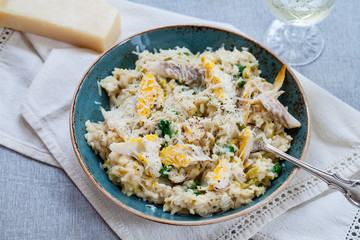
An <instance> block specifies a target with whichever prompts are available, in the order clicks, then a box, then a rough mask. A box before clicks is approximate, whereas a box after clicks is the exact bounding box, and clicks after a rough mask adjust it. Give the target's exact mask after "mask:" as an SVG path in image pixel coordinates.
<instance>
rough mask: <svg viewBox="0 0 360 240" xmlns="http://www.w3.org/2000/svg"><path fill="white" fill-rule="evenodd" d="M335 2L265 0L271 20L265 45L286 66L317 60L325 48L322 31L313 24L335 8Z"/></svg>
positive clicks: (334, 0) (321, 0)
mask: <svg viewBox="0 0 360 240" xmlns="http://www.w3.org/2000/svg"><path fill="white" fill-rule="evenodd" d="M335 2H336V0H266V3H267V5H268V6H269V8H270V11H271V13H272V14H273V15H274V16H275V17H276V18H277V19H279V20H280V21H279V20H275V21H273V22H272V23H271V24H270V26H269V27H268V29H267V30H266V33H265V38H264V42H265V44H266V45H267V46H268V47H270V48H271V49H272V50H274V51H275V52H276V53H277V54H278V55H279V56H280V57H281V58H282V59H284V60H285V62H287V64H289V65H292V66H299V65H305V64H308V63H310V62H312V61H314V60H315V59H316V58H318V57H319V56H320V54H321V52H322V50H323V48H324V43H325V42H324V38H323V35H322V32H321V30H320V29H319V28H318V27H317V26H316V25H315V24H317V23H319V22H320V21H322V20H323V19H324V18H325V17H326V16H327V15H328V14H329V13H330V11H331V9H332V8H333V7H334V5H335Z"/></svg>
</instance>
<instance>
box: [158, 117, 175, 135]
mask: <svg viewBox="0 0 360 240" xmlns="http://www.w3.org/2000/svg"><path fill="white" fill-rule="evenodd" d="M158 126H159V128H160V129H161V131H162V135H163V136H165V135H169V137H170V138H171V137H172V136H171V127H170V123H169V121H168V120H161V121H160V122H159V123H158Z"/></svg>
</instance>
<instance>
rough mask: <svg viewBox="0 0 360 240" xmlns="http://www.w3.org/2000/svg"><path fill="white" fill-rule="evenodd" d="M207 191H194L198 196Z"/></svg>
mask: <svg viewBox="0 0 360 240" xmlns="http://www.w3.org/2000/svg"><path fill="white" fill-rule="evenodd" d="M205 193H206V191H199V190H196V191H194V194H195V195H196V196H199V195H201V194H205Z"/></svg>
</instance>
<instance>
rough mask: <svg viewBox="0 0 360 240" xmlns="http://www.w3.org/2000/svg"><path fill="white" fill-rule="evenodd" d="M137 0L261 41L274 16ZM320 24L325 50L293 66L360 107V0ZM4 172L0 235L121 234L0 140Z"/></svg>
mask: <svg viewBox="0 0 360 240" xmlns="http://www.w3.org/2000/svg"><path fill="white" fill-rule="evenodd" d="M133 2H137V3H141V4H147V5H150V6H153V7H157V8H162V9H166V10H170V11H174V12H178V13H181V14H184V15H189V16H193V17H198V18H202V19H207V20H212V21H221V22H226V23H230V24H232V25H234V26H235V27H237V28H239V29H240V30H242V31H243V32H245V33H246V34H248V35H249V36H250V37H252V38H254V39H256V40H258V41H260V42H262V37H263V34H264V32H265V29H266V27H267V26H268V25H269V23H270V22H271V21H272V20H273V17H272V15H271V14H270V12H269V11H268V8H267V6H266V5H265V1H263V0H252V1H249V0H247V1H245V0H223V1H219V0H218V1H216V0H199V1H191V0H177V1H170V0H168V1H165V0H133ZM123 24H126V23H123ZM319 26H320V28H321V29H322V31H323V33H324V36H325V40H326V46H325V48H324V51H323V53H322V54H321V56H320V57H319V58H318V59H317V60H316V61H314V62H312V63H310V64H309V65H306V66H301V67H296V68H295V69H296V70H298V71H299V72H301V73H302V74H304V75H305V76H307V77H308V78H310V79H311V80H313V81H314V82H316V83H317V84H318V85H320V86H321V87H323V88H325V89H326V90H328V91H329V92H330V93H332V94H333V95H335V96H337V97H338V98H340V99H341V100H343V101H344V102H346V103H348V104H349V105H351V106H352V107H354V108H355V109H357V110H360V40H359V39H360V1H357V0H339V1H338V2H337V3H336V5H335V8H334V9H333V11H332V12H331V14H330V15H329V17H327V18H326V19H325V20H324V21H323V22H321V23H320V24H319ZM0 117H1V116H0ZM0 176H1V177H0V239H108V240H110V239H118V237H117V236H116V235H115V234H114V233H113V232H112V230H111V229H110V228H109V227H108V226H107V224H106V223H105V222H104V221H103V219H102V218H101V217H100V216H99V215H98V213H97V212H96V211H95V210H94V208H93V207H92V206H91V205H90V204H89V202H88V201H87V200H86V199H85V198H84V197H83V195H82V194H81V193H80V192H79V190H78V189H77V188H76V187H75V186H74V184H73V183H72V182H71V180H70V179H69V178H68V177H67V175H66V174H65V173H64V171H62V170H61V169H57V168H54V167H51V166H48V165H46V164H42V163H40V162H37V161H35V160H32V159H31V158H28V157H25V156H22V155H20V154H18V153H15V152H13V151H11V150H8V149H6V148H4V147H1V146H0ZM350 224H351V223H349V225H350Z"/></svg>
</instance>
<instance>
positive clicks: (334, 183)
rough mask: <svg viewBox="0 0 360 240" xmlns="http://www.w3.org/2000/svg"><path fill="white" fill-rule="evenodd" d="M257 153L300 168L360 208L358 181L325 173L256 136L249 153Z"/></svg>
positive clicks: (359, 185) (359, 181)
mask: <svg viewBox="0 0 360 240" xmlns="http://www.w3.org/2000/svg"><path fill="white" fill-rule="evenodd" d="M258 151H266V152H270V153H273V154H275V155H276V156H278V157H280V158H282V159H284V160H286V161H289V162H291V163H292V164H294V165H296V166H298V167H300V168H303V169H305V170H306V171H308V172H309V173H311V174H313V175H315V176H316V177H318V178H320V179H321V180H323V181H324V182H326V183H327V185H328V186H329V187H330V188H332V189H335V190H338V191H340V192H341V193H342V194H343V195H344V196H345V197H346V199H347V200H348V201H349V202H350V203H352V204H353V205H355V206H356V207H359V208H360V180H352V179H346V178H343V177H341V176H340V175H339V174H337V173H334V174H329V173H326V172H324V171H322V170H320V169H317V168H315V167H313V166H311V165H309V164H307V163H305V162H302V161H300V160H298V159H296V158H294V157H292V156H290V155H289V154H286V153H284V152H282V151H280V150H279V149H277V148H275V147H273V146H271V145H270V144H269V143H267V142H266V140H265V139H264V137H260V136H257V137H256V138H255V142H254V145H253V147H252V150H251V152H258Z"/></svg>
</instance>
